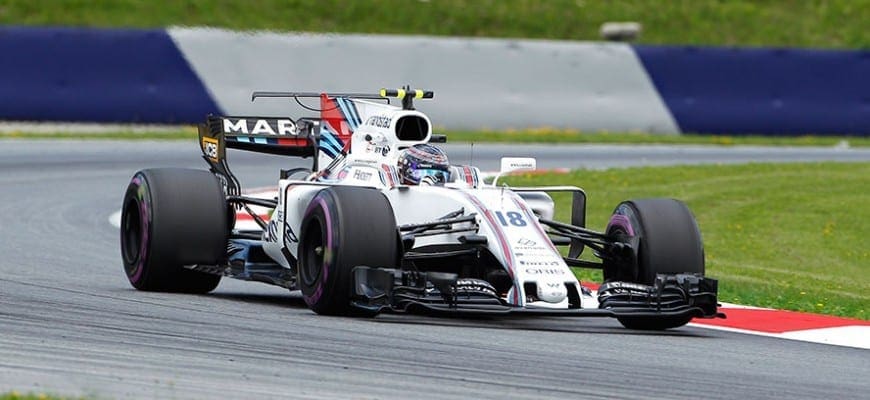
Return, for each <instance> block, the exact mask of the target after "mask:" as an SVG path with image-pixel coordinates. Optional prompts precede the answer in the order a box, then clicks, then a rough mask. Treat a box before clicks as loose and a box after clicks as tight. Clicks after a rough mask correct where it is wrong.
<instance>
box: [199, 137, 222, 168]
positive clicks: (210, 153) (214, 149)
mask: <svg viewBox="0 0 870 400" xmlns="http://www.w3.org/2000/svg"><path fill="white" fill-rule="evenodd" d="M202 153H203V154H205V156H206V157H208V159H209V160H211V161H213V162H218V161H220V160H219V159H218V140H217V139H215V138H210V137H203V138H202Z"/></svg>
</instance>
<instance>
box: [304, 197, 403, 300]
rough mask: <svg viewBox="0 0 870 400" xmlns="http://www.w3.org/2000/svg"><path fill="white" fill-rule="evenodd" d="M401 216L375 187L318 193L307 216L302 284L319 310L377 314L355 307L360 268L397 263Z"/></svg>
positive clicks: (305, 215)
mask: <svg viewBox="0 0 870 400" xmlns="http://www.w3.org/2000/svg"><path fill="white" fill-rule="evenodd" d="M397 232H398V231H397V228H396V219H395V215H394V214H393V208H392V206H391V205H390V202H389V201H387V198H386V197H384V195H383V194H382V193H381V192H380V191H378V190H375V189H370V188H361V187H351V186H335V187H330V188H327V189H323V190H321V191H320V192H318V193H317V194H316V195H315V196H314V198H313V199H312V200H311V203H309V205H308V208H307V209H306V210H305V214H304V216H303V218H302V229H301V232H300V236H299V238H300V240H299V251H298V255H299V287H300V288H301V289H302V296H303V298H304V299H305V302H306V303H307V304H308V307H309V308H311V309H312V310H313V311H314V312H316V313H318V314H326V315H354V316H372V314H371V313H367V312H365V311H363V310H358V309H356V308H355V307H353V306H352V305H351V291H352V290H353V287H352V286H353V277H352V271H353V268H354V267H356V266H368V267H371V268H378V267H383V268H395V267H396V266H397V265H398V254H399V253H398V251H399V250H398V249H399V248H398V246H399V240H398V235H397Z"/></svg>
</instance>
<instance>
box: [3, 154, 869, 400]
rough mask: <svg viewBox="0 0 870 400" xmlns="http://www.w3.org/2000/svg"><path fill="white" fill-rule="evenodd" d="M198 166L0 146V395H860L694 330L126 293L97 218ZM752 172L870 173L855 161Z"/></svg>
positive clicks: (802, 353) (834, 371) (845, 355)
mask: <svg viewBox="0 0 870 400" xmlns="http://www.w3.org/2000/svg"><path fill="white" fill-rule="evenodd" d="M465 147H467V146H466V145H459V146H458V147H454V146H449V147H448V151H449V152H450V154H451V157H453V158H454V162H463V160H462V159H461V158H462V157H463V155H462V153H461V152H462V151H464V150H463V148H465ZM477 147H478V148H476V149H475V159H476V163H478V164H482V166H483V168H484V169H488V168H489V169H491V168H495V166H496V165H497V158H496V157H495V155H496V154H508V155H510V154H511V153H513V155H536V156H538V157H539V158H540V160H541V162H540V164H542V167H550V165H549V163H550V162H553V163H556V164H554V165H552V166H554V167H555V166H558V167H576V166H579V165H583V166H587V167H603V166H611V165H624V164H625V163H626V162H627V160H629V159H630V160H635V161H637V160H642V163H647V164H659V163H664V161H665V160H666V159H671V160H672V162H673V161H674V160H689V159H694V158H703V159H704V161H706V162H737V161H745V158H747V157H750V156H747V155H746V154H743V155H741V153H739V152H733V153H731V152H730V151H729V150H731V149H724V148H719V149H714V150H710V149H709V148H703V149H701V150H699V152H700V153H703V154H704V155H700V154H699V153H698V152H694V151H693V150H691V148H671V149H670V150H666V149H665V148H659V147H655V148H653V149H652V150H647V151H646V152H645V151H643V150H638V149H637V148H631V149H627V148H617V149H616V150H618V151H614V152H613V153H612V154H610V155H609V156H608V155H607V154H602V152H603V151H604V150H602V149H613V146H593V147H589V146H581V147H574V146H560V147H558V148H556V147H550V146H542V147H538V146H522V147H503V146H477ZM756 151H757V150H752V149H750V152H756ZM197 152H198V150H197V149H196V147H195V145H191V144H190V143H183V142H172V143H166V142H164V143H152V142H87V141H83V142H79V141H70V142H52V141H0V202H2V205H3V207H2V208H0V224H2V225H0V226H2V228H0V232H2V238H0V254H2V255H3V257H2V258H0V392H5V391H9V390H13V389H14V390H17V391H19V392H27V391H37V392H48V393H55V394H63V395H95V396H97V397H99V398H144V399H168V398H184V399H187V398H284V397H288V398H362V399H367V398H439V399H443V398H462V399H467V398H532V399H542V398H560V399H567V398H598V399H602V398H604V399H606V398H695V397H700V398H709V399H716V398H727V399H734V398H740V399H744V398H814V399H816V398H831V399H836V398H843V399H845V398H867V397H866V396H867V393H868V392H870V383H868V380H867V377H868V376H870V352H868V351H867V350H858V349H854V348H846V347H839V346H828V345H821V344H814V343H806V342H798V341H789V340H780V339H775V338H768V337H761V336H750V335H743V334H737V333H731V332H723V331H715V330H705V329H701V328H696V327H684V328H680V329H676V330H673V331H669V332H663V333H642V332H633V331H628V330H625V329H623V328H622V327H621V326H620V325H619V324H618V323H617V322H616V321H615V320H610V319H564V318H539V319H520V320H500V319H492V320H471V319H440V318H430V317H423V316H411V315H382V316H379V317H377V318H375V319H371V320H364V319H350V318H335V317H321V316H317V315H315V314H313V313H312V312H310V311H309V310H308V309H307V308H306V307H305V305H304V303H303V302H302V300H301V298H300V297H299V296H298V294H294V293H290V292H287V291H285V290H283V289H279V288H274V287H270V286H267V285H263V284H258V283H247V282H239V281H234V280H230V279H224V280H223V281H222V282H221V285H220V286H219V287H218V289H217V290H216V291H215V292H214V293H213V294H210V295H203V296H194V295H177V294H163V293H147V292H139V291H135V290H133V289H132V288H131V287H130V285H129V284H128V283H127V281H126V278H125V276H124V274H123V272H122V268H121V260H120V253H119V249H118V232H117V229H116V228H115V227H113V226H112V225H110V224H109V223H108V221H107V217H108V216H109V215H110V214H111V213H113V212H114V211H116V210H117V209H118V208H119V205H120V202H121V196H122V195H123V191H124V188H125V187H126V185H127V182H128V180H129V179H130V177H131V176H132V174H133V173H134V172H135V171H136V170H138V169H142V168H146V167H161V166H182V167H197V168H199V167H202V166H203V165H204V164H203V163H202V162H201V161H200V160H199V159H198V153H197ZM668 152H670V155H667V156H666V155H664V154H665V153H668ZM556 153H558V154H556ZM658 153H662V154H658ZM676 153H679V154H682V156H680V157H677V156H675V155H674V154H676ZM713 153H716V154H720V156H716V157H719V158H716V157H714V156H712V155H711V154H713ZM466 154H467V155H470V154H468V153H466ZM559 154H561V157H562V158H561V159H557V160H555V161H545V160H547V159H548V158H550V157H558V156H559ZM729 154H730V155H729ZM758 154H759V155H761V154H763V156H764V157H763V158H764V159H778V160H793V161H794V160H811V159H841V160H863V161H868V160H870V154H868V152H867V151H855V150H825V149H802V150H801V149H796V150H790V149H786V150H783V151H780V150H764V151H759V152H758ZM777 154H778V155H777ZM230 158H231V162H232V166H234V170H235V171H236V173H237V174H238V175H239V176H240V177H241V178H242V180H243V182H248V183H249V185H250V186H265V185H269V184H270V183H273V182H274V178H275V177H276V176H277V169H278V168H280V167H284V168H286V167H289V166H291V165H292V164H291V163H290V162H288V160H287V159H281V158H277V157H269V156H258V155H253V154H247V153H237V152H232V153H231V154H230ZM457 159H459V160H458V161H457ZM593 160H599V161H593ZM759 160H760V159H759Z"/></svg>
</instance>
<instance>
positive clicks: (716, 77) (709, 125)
mask: <svg viewBox="0 0 870 400" xmlns="http://www.w3.org/2000/svg"><path fill="white" fill-rule="evenodd" d="M635 51H636V52H637V54H638V56H639V57H640V59H641V62H642V63H643V65H644V68H645V69H646V70H647V73H649V75H650V78H651V79H652V81H653V83H654V84H655V86H656V89H657V90H658V92H659V94H660V95H661V96H662V98H663V99H664V101H665V103H666V104H667V106H668V109H670V111H671V113H672V114H673V116H674V118H675V119H676V121H677V124H678V125H679V126H680V129H681V130H682V131H683V132H702V133H722V134H753V133H759V134H777V135H796V134H862V135H868V134H870V52H868V51H833V50H797V49H746V48H697V47H660V46H656V47H652V46H635Z"/></svg>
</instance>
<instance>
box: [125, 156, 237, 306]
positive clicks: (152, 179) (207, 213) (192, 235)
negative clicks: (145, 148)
mask: <svg viewBox="0 0 870 400" xmlns="http://www.w3.org/2000/svg"><path fill="white" fill-rule="evenodd" d="M121 210H122V211H121V257H122V259H123V262H124V271H125V272H126V274H127V278H128V280H129V281H130V284H131V285H133V287H135V288H136V289H139V290H148V291H161V292H184V293H208V292H210V291H212V290H214V288H216V287H217V285H218V283H219V282H220V279H221V277H220V275H212V274H206V273H202V272H198V271H193V270H190V269H187V268H184V265H192V264H204V265H216V264H218V263H219V262H221V261H222V260H223V259H224V258H225V257H226V245H227V232H228V227H227V226H228V225H227V224H228V214H227V205H226V197H225V195H224V192H223V189H222V188H221V186H220V183H218V180H217V179H216V178H215V176H214V175H212V174H211V173H210V172H208V171H202V170H193V169H180V168H158V169H146V170H142V171H139V172H137V173H136V175H134V176H133V179H132V180H131V181H130V185H129V186H128V187H127V192H126V194H125V195H124V202H123V204H122V209H121Z"/></svg>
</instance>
